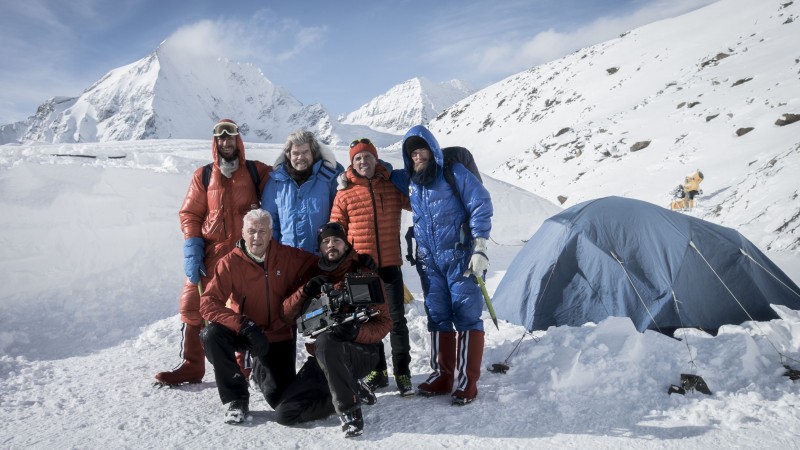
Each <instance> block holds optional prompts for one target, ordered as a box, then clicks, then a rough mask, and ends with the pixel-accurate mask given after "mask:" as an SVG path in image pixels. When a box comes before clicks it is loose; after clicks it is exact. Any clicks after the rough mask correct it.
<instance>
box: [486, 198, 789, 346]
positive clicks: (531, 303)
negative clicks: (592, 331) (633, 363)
mask: <svg viewBox="0 0 800 450" xmlns="http://www.w3.org/2000/svg"><path fill="white" fill-rule="evenodd" d="M799 293H800V289H799V288H798V287H797V285H796V284H795V283H793V282H792V281H791V280H790V279H789V278H788V277H787V276H786V275H785V274H784V273H783V272H782V271H781V270H780V269H779V268H778V267H777V266H776V265H775V264H774V263H772V262H771V261H770V260H769V259H768V258H767V257H766V256H765V255H764V254H763V253H762V252H761V251H759V250H758V248H756V247H755V245H753V244H752V243H751V242H750V241H748V240H747V239H746V238H745V237H744V236H742V235H741V234H739V233H738V232H737V231H736V230H733V229H731V228H726V227H722V226H719V225H715V224H712V223H710V222H706V221H704V220H700V219H697V218H694V217H691V216H687V215H684V214H681V213H678V212H673V211H670V210H667V209H665V208H661V207H659V206H656V205H653V204H650V203H647V202H644V201H640V200H632V199H626V198H621V197H606V198H601V199H596V200H590V201H586V202H583V203H580V204H578V205H575V206H573V207H571V208H568V209H566V210H564V211H562V212H561V213H559V214H557V215H555V216H553V217H551V218H549V219H547V220H546V221H545V222H544V223H543V224H542V226H541V227H540V228H539V230H538V231H537V232H536V233H535V234H534V235H533V237H532V238H531V239H530V240H529V241H528V243H527V244H526V245H525V246H524V247H523V248H522V250H521V251H520V252H519V254H518V255H517V256H516V257H515V258H514V260H513V262H512V263H511V265H510V266H509V269H508V271H507V272H506V274H505V276H504V277H503V279H502V280H501V282H500V285H499V286H498V288H497V290H496V291H495V295H494V304H495V309H496V311H497V316H498V317H500V318H502V319H505V320H508V321H509V322H512V323H516V324H519V325H522V326H524V327H525V328H526V329H527V330H529V331H532V330H545V329H547V328H548V327H550V326H554V325H555V326H559V325H571V326H580V325H583V324H584V323H586V322H599V321H601V320H603V319H605V318H606V317H608V316H620V317H629V318H630V319H631V320H632V321H633V324H634V326H635V327H636V328H637V329H638V330H639V331H644V330H646V329H652V330H657V331H664V332H666V331H667V330H670V331H671V330H674V329H676V328H680V327H699V328H701V329H704V330H707V331H711V332H715V331H716V330H717V329H718V328H719V327H720V326H721V325H724V324H739V323H742V322H744V321H746V320H749V319H753V320H770V319H776V318H778V316H777V314H776V313H775V312H774V311H773V310H772V308H770V304H771V303H772V304H779V305H784V306H787V307H789V308H792V309H795V310H798V309H800V294H799Z"/></svg>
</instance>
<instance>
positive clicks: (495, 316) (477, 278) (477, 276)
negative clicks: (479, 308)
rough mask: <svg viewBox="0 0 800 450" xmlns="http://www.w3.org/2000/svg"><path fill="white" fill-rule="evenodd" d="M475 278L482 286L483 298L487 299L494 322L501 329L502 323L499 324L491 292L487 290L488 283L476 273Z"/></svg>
mask: <svg viewBox="0 0 800 450" xmlns="http://www.w3.org/2000/svg"><path fill="white" fill-rule="evenodd" d="M475 279H476V280H478V286H480V287H481V292H482V293H483V299H484V300H485V301H486V308H487V309H488V310H489V315H490V316H492V322H494V326H495V327H496V328H497V330H498V331H499V330H500V325H498V324H497V315H496V314H495V313H494V307H493V306H492V299H491V298H489V293H488V292H486V284H485V283H484V282H483V278H481V277H480V276H479V275H475Z"/></svg>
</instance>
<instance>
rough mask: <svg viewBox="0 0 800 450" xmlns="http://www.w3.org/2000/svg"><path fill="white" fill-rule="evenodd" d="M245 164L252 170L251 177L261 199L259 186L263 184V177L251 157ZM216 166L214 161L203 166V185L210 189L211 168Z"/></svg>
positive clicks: (249, 170) (248, 169)
mask: <svg viewBox="0 0 800 450" xmlns="http://www.w3.org/2000/svg"><path fill="white" fill-rule="evenodd" d="M244 163H245V166H247V171H248V172H250V179H251V180H253V186H255V188H256V196H257V197H258V199H259V200H261V191H260V190H259V189H258V187H259V186H260V185H261V177H259V176H258V169H257V168H256V163H254V162H253V161H250V160H249V159H247V160H245V162H244ZM213 167H214V163H208V164H206V165H205V166H203V187H204V188H205V189H206V191H208V183H210V182H211V169H212V168H213Z"/></svg>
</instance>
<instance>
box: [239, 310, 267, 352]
mask: <svg viewBox="0 0 800 450" xmlns="http://www.w3.org/2000/svg"><path fill="white" fill-rule="evenodd" d="M239 334H241V335H242V336H244V338H245V339H247V343H248V348H249V349H250V354H251V355H253V356H264V355H266V354H267V353H268V352H269V340H267V336H266V335H265V334H264V332H263V331H261V328H259V327H258V325H256V323H255V322H253V321H252V320H251V319H248V318H247V317H245V318H244V320H243V321H242V326H241V328H239Z"/></svg>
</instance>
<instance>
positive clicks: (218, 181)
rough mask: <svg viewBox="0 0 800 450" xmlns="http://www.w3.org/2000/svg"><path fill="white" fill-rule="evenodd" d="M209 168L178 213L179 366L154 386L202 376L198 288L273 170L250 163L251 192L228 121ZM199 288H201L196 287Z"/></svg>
mask: <svg viewBox="0 0 800 450" xmlns="http://www.w3.org/2000/svg"><path fill="white" fill-rule="evenodd" d="M211 155H212V158H213V161H214V162H213V163H212V166H211V170H210V173H209V174H208V177H207V178H206V179H205V180H204V176H203V174H204V168H203V167H200V168H198V169H197V170H196V171H195V172H194V176H193V177H192V182H191V184H190V185H189V190H188V192H187V193H186V198H185V199H184V201H183V206H181V210H180V212H179V217H180V221H181V231H183V238H184V244H183V255H184V261H183V269H184V272H185V273H186V281H185V282H184V285H183V291H182V292H181V299H180V307H179V309H180V313H181V321H183V329H182V331H183V336H182V339H181V356H182V358H183V361H182V363H181V364H180V365H179V366H178V367H177V368H175V369H173V370H170V371H166V372H159V373H157V374H156V383H159V384H162V385H176V384H182V383H199V382H201V381H202V380H203V375H205V373H206V360H205V356H204V353H203V345H202V343H201V342H200V330H201V329H202V328H203V318H202V317H200V311H199V310H200V292H199V289H198V285H200V286H203V285H207V284H208V282H209V280H210V278H209V277H208V276H207V273H208V271H207V270H206V269H207V268H208V269H213V268H214V265H215V264H216V263H217V261H219V259H220V258H222V256H223V255H225V254H226V253H228V252H229V251H231V250H232V249H233V248H234V246H235V245H236V242H238V241H239V239H241V237H242V235H241V234H240V233H241V230H242V216H244V214H245V213H246V212H247V211H249V210H251V209H253V208H258V207H259V192H261V191H262V190H263V189H264V184H265V183H266V182H267V179H269V174H270V172H271V171H272V167H270V166H268V165H266V164H264V163H262V162H260V161H253V162H252V165H253V166H254V167H255V170H256V172H257V174H258V177H257V178H258V180H260V182H259V186H253V182H254V181H255V180H254V177H253V176H252V175H251V174H250V173H249V170H248V167H246V166H247V160H246V159H245V157H244V142H243V141H242V136H241V135H240V134H239V127H238V126H237V125H236V123H235V122H234V121H232V120H230V119H222V120H220V121H219V122H218V123H217V124H216V125H215V126H214V137H213V138H212V141H211ZM200 283H202V284H200Z"/></svg>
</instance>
